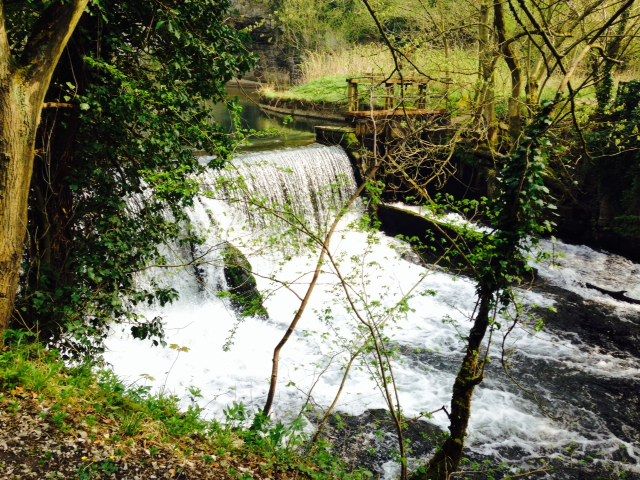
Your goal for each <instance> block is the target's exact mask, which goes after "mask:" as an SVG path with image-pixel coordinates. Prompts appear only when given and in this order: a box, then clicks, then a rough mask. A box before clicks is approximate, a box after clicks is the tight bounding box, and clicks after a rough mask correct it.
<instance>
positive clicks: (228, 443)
mask: <svg viewBox="0 0 640 480" xmlns="http://www.w3.org/2000/svg"><path fill="white" fill-rule="evenodd" d="M12 335H13V334H12ZM194 391H195V390H194ZM252 421H253V424H254V428H253V429H247V428H246V425H247V422H249V423H250V422H252ZM301 428H302V426H301V425H300V424H299V422H294V424H292V425H283V424H280V423H273V422H272V421H271V420H270V419H268V418H264V417H260V416H259V415H258V416H255V417H254V416H253V415H252V414H251V413H250V412H248V411H247V409H246V408H245V407H244V406H242V405H234V406H232V407H231V408H229V409H228V411H227V420H226V421H225V422H217V421H212V420H205V419H203V417H202V410H201V409H200V408H199V407H198V406H196V405H195V404H194V405H192V406H190V407H188V408H187V409H183V408H180V405H179V402H178V399H177V398H176V397H173V396H163V395H152V394H150V393H149V391H148V389H146V388H140V387H138V388H135V387H132V388H128V387H126V386H125V385H123V384H122V382H121V381H120V380H119V379H118V378H116V377H115V376H114V375H113V374H112V373H110V372H108V371H103V370H96V369H95V368H92V367H91V366H89V365H82V366H77V367H74V368H71V367H68V366H66V365H65V364H64V362H63V361H62V360H61V359H60V357H59V355H58V354H57V353H56V352H55V351H50V350H47V349H46V348H44V347H43V346H42V345H40V344H38V343H25V342H24V341H19V342H17V343H15V342H14V343H13V345H11V346H10V347H4V349H3V350H0V444H3V442H4V443H5V444H7V445H9V447H10V448H9V449H8V450H5V452H8V451H10V452H11V454H8V453H3V451H2V450H0V471H2V472H14V475H15V472H17V471H20V472H22V474H21V476H17V475H16V476H15V478H79V479H80V478H82V479H84V478H86V479H91V478H113V476H114V475H116V474H118V473H120V474H122V473H123V472H124V470H126V471H127V475H126V476H127V478H129V477H130V476H131V478H133V476H134V475H133V473H134V472H142V473H144V475H143V477H144V478H147V477H149V476H150V475H151V474H152V473H153V474H155V475H160V476H162V475H164V474H166V472H174V473H173V474H172V475H177V473H176V472H183V474H184V475H186V477H179V476H177V477H175V478H216V479H221V480H222V479H239V480H250V479H256V480H257V479H259V478H281V479H283V480H285V479H294V478H295V479H312V480H322V479H334V478H335V479H337V478H340V479H345V480H347V479H349V480H360V479H364V478H368V474H367V473H366V472H360V471H358V472H347V471H346V470H345V469H344V467H343V465H342V463H341V462H340V460H338V459H336V458H335V457H334V456H333V455H331V453H330V451H329V449H328V447H327V446H326V445H319V446H318V447H315V448H313V449H312V451H311V452H312V453H311V454H310V455H304V456H303V455H302V454H301V453H300V449H301V447H302V445H303V444H304V442H305V440H306V439H305V437H304V436H303V435H302V434H301ZM25 472H27V473H29V474H27V473H25ZM31 473H33V475H31ZM12 478H14V477H12ZM162 478H165V477H164V476H162ZM171 478H174V477H173V476H172V477H171Z"/></svg>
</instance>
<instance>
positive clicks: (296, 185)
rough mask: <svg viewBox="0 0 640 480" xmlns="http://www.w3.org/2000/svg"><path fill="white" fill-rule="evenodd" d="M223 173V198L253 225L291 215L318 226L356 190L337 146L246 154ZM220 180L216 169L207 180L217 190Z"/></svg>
mask: <svg viewBox="0 0 640 480" xmlns="http://www.w3.org/2000/svg"><path fill="white" fill-rule="evenodd" d="M223 175H224V176H225V178H227V179H228V180H229V183H226V184H225V183H223V194H224V195H223V196H224V198H225V200H226V201H227V202H231V203H233V205H234V206H235V207H236V208H239V209H240V211H241V212H242V214H243V215H244V217H245V218H247V219H249V221H250V222H251V224H252V225H254V226H264V225H265V224H266V223H273V222H276V223H280V222H279V221H278V219H279V218H280V219H283V220H285V221H286V219H284V217H291V218H290V219H289V220H293V218H296V219H297V220H293V221H308V222H310V223H311V224H312V226H313V227H314V228H315V229H322V228H323V227H326V226H327V225H328V224H329V222H330V220H331V219H332V216H333V213H335V211H336V210H339V209H340V208H342V207H343V205H344V204H345V202H346V201H348V199H349V198H350V197H351V196H352V195H353V193H354V192H355V190H356V179H355V175H354V170H353V167H352V165H351V162H350V160H349V157H348V156H347V154H346V153H345V151H344V150H343V149H342V148H341V147H339V146H323V145H317V144H315V145H310V146H307V147H301V148H290V149H284V150H275V151H267V152H254V153H248V154H244V155H240V156H238V157H237V158H236V159H235V161H234V162H233V165H232V169H231V170H229V171H227V172H226V173H224V174H223ZM219 179H220V175H219V174H217V173H214V174H212V175H211V176H210V177H209V180H208V183H209V185H210V186H211V187H214V189H215V187H216V185H217V184H218V183H219ZM270 211H271V213H272V214H270ZM274 213H275V215H273V214H274Z"/></svg>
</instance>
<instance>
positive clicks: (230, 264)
mask: <svg viewBox="0 0 640 480" xmlns="http://www.w3.org/2000/svg"><path fill="white" fill-rule="evenodd" d="M222 259H223V261H224V277H225V279H226V281H227V287H228V296H229V300H230V301H231V304H232V305H233V306H234V308H236V309H237V310H238V311H239V312H240V314H241V315H242V316H245V317H251V316H257V317H263V318H267V317H268V316H269V314H268V312H267V310H266V309H265V308H264V306H263V304H262V301H263V299H262V294H261V293H260V291H259V290H258V286H257V284H256V279H255V278H254V276H253V274H252V273H251V272H252V268H251V263H249V260H247V257H245V256H244V255H243V254H242V252H241V251H240V250H238V248H236V247H234V246H233V245H232V244H230V243H229V242H225V245H224V247H223V250H222Z"/></svg>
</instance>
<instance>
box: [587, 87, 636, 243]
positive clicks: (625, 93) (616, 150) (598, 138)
mask: <svg viewBox="0 0 640 480" xmlns="http://www.w3.org/2000/svg"><path fill="white" fill-rule="evenodd" d="M597 120H598V121H597V122H594V123H593V126H592V128H591V129H590V131H589V132H588V136H587V140H588V145H589V148H590V150H591V151H592V152H593V155H592V156H593V160H592V162H591V164H590V165H589V167H588V173H587V175H594V176H595V177H596V178H597V179H598V190H599V192H598V194H599V196H600V197H605V196H606V197H608V198H609V199H610V201H611V202H612V205H611V207H612V208H613V209H614V211H616V212H618V215H617V218H614V219H613V223H612V225H606V226H605V227H611V228H613V229H614V230H615V231H617V232H618V233H621V234H623V235H631V236H633V235H634V234H636V232H638V231H640V218H638V212H640V155H638V151H639V150H640V136H639V134H640V132H639V130H638V128H639V127H638V125H639V122H640V81H631V82H627V83H623V84H621V85H620V87H619V91H618V95H617V97H616V99H615V102H614V104H613V105H612V106H611V108H610V109H608V110H606V111H605V112H604V113H602V114H601V115H599V116H598V118H597Z"/></svg>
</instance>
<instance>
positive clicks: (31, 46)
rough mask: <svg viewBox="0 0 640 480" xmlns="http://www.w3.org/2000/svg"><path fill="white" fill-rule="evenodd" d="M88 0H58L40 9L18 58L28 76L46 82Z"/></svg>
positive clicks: (32, 79)
mask: <svg viewBox="0 0 640 480" xmlns="http://www.w3.org/2000/svg"><path fill="white" fill-rule="evenodd" d="M88 3H89V0H72V1H69V2H64V3H63V2H60V1H58V2H55V3H53V4H52V5H50V6H49V7H47V8H46V9H45V10H44V12H42V14H41V15H40V18H39V19H38V21H37V22H36V24H35V25H34V26H33V29H32V33H31V36H30V37H29V40H28V41H27V45H26V47H25V49H24V52H23V54H22V57H21V58H20V66H21V67H22V68H23V71H24V72H25V73H26V75H27V78H29V80H31V81H34V80H35V81H38V80H40V81H42V80H44V82H42V83H43V84H46V86H48V83H49V78H50V76H51V75H52V74H53V70H54V69H55V67H56V65H57V64H58V60H59V59H60V55H61V54H62V51H63V50H64V48H65V46H66V45H67V42H68V41H69V38H70V37H71V34H72V33H73V31H74V30H75V27H76V25H77V24H78V21H79V20H80V17H81V16H82V13H83V12H84V10H85V8H86V6H87V4H88Z"/></svg>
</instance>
